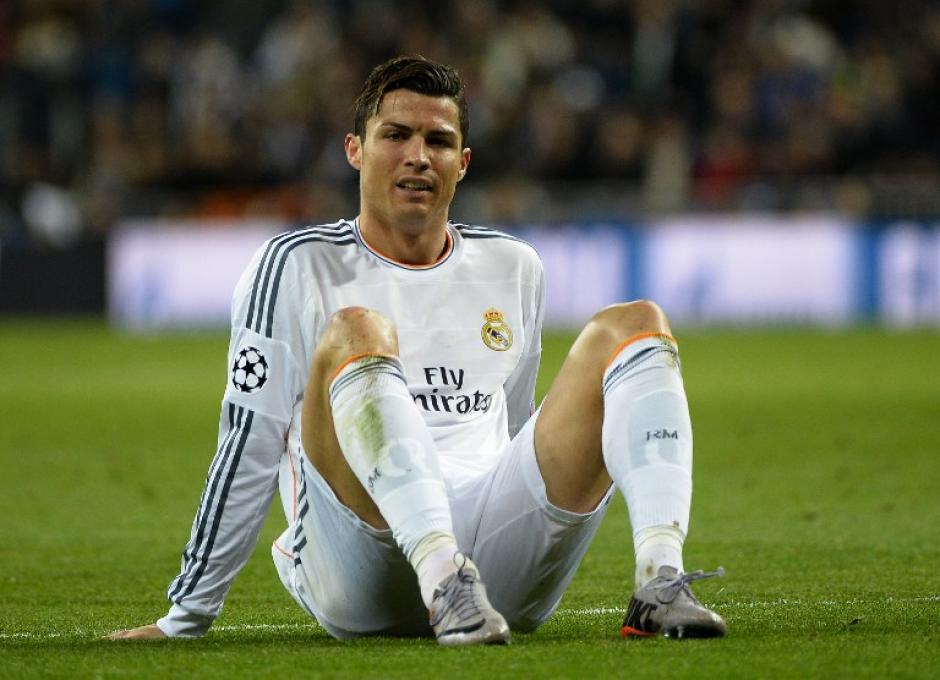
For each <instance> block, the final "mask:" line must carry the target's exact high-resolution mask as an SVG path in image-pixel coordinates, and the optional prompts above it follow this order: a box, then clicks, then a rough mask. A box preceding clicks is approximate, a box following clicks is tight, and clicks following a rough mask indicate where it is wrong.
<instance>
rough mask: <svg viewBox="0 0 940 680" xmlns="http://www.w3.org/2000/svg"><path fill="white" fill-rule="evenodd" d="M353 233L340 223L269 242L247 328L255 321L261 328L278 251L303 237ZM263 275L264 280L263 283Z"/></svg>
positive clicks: (250, 305) (298, 232)
mask: <svg viewBox="0 0 940 680" xmlns="http://www.w3.org/2000/svg"><path fill="white" fill-rule="evenodd" d="M351 233H352V227H351V225H350V224H349V223H348V222H340V223H338V224H337V225H335V226H326V225H324V226H319V227H311V228H309V229H302V230H298V231H289V232H285V233H283V234H280V235H278V236H275V237H273V238H272V239H271V240H269V241H268V245H267V247H266V248H265V250H264V254H263V255H262V256H261V261H260V262H259V263H258V270H257V272H256V274H255V282H254V285H253V286H252V291H251V300H250V302H249V304H248V315H247V317H246V320H245V328H251V326H252V322H253V320H256V321H257V324H256V326H257V327H258V328H260V325H261V308H262V304H263V300H264V291H266V290H267V286H268V281H269V280H270V276H271V270H272V268H273V266H274V261H275V260H276V259H277V256H278V251H279V250H280V248H281V246H283V245H284V244H285V243H287V242H288V241H290V240H291V239H294V238H298V237H302V236H304V235H313V234H319V235H321V236H323V237H325V238H329V237H336V236H346V235H349V234H351ZM263 273H264V280H263V282H262V274H263ZM256 312H257V314H258V317H257V319H255V316H254V315H255V313H256ZM258 328H255V330H258Z"/></svg>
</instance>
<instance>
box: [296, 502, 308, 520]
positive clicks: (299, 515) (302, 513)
mask: <svg viewBox="0 0 940 680" xmlns="http://www.w3.org/2000/svg"><path fill="white" fill-rule="evenodd" d="M309 511H310V504H309V503H307V502H306V501H304V504H303V505H302V506H300V511H299V512H298V513H297V519H303V518H304V517H306V515H307V513H308V512H309Z"/></svg>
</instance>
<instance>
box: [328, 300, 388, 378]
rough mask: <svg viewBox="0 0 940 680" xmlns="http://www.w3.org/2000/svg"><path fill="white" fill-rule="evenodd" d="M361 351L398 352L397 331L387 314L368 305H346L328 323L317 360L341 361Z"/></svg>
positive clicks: (363, 352) (334, 362)
mask: <svg viewBox="0 0 940 680" xmlns="http://www.w3.org/2000/svg"><path fill="white" fill-rule="evenodd" d="M359 354H385V355H396V356H397V355H398V333H397V332H396V330H395V324H393V323H392V322H391V321H390V320H389V319H388V318H386V317H385V316H383V315H382V314H380V313H379V312H377V311H375V310H372V309H368V308H366V307H343V308H342V309H340V310H337V311H336V312H335V313H334V314H333V315H332V316H331V317H330V320H329V322H328V323H327V325H326V329H325V330H324V332H323V335H322V337H321V338H320V342H319V343H317V349H316V360H317V361H318V362H322V363H325V364H334V365H335V364H339V363H341V362H343V361H346V360H348V359H349V358H350V357H353V356H356V355H359Z"/></svg>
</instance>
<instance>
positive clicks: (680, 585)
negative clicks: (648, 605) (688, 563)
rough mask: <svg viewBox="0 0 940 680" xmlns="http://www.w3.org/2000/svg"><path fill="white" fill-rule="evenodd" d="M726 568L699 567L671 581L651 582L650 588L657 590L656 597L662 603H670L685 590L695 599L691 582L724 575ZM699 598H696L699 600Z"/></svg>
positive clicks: (678, 575)
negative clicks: (704, 569) (709, 569)
mask: <svg viewBox="0 0 940 680" xmlns="http://www.w3.org/2000/svg"><path fill="white" fill-rule="evenodd" d="M724 575H725V568H724V567H718V568H717V569H716V570H715V571H703V570H702V569H698V570H696V571H692V572H689V573H688V574H677V575H676V577H675V578H674V579H672V580H671V581H665V582H663V583H651V584H649V586H648V587H649V588H651V589H652V590H654V591H656V599H657V600H658V601H659V602H661V603H662V604H670V603H671V602H672V601H673V600H675V599H676V598H677V597H678V596H679V593H681V592H682V591H685V592H686V594H687V595H688V596H689V597H691V598H693V599H695V596H694V595H692V591H691V590H689V584H690V583H694V582H695V581H701V580H702V579H706V578H711V577H712V576H724ZM697 601H698V600H696V602H697Z"/></svg>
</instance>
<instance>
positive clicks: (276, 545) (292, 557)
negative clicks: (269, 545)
mask: <svg viewBox="0 0 940 680" xmlns="http://www.w3.org/2000/svg"><path fill="white" fill-rule="evenodd" d="M274 547H275V548H277V551H278V552H279V553H281V554H282V555H287V556H288V557H289V558H291V559H294V556H293V555H291V554H290V553H289V552H287V551H286V550H284V548H282V547H281V546H279V545H278V544H277V541H274Z"/></svg>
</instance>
